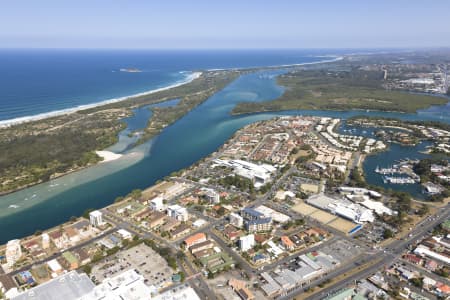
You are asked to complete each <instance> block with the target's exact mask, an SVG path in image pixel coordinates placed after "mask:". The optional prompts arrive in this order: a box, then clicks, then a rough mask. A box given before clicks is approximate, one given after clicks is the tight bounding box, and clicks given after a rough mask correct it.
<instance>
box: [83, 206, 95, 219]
mask: <svg viewBox="0 0 450 300" xmlns="http://www.w3.org/2000/svg"><path fill="white" fill-rule="evenodd" d="M93 211H94V209H93V208H88V209H86V210H85V211H84V212H83V214H82V215H81V216H82V217H83V218H85V219H89V213H91V212H93Z"/></svg>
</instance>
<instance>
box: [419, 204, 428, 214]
mask: <svg viewBox="0 0 450 300" xmlns="http://www.w3.org/2000/svg"><path fill="white" fill-rule="evenodd" d="M429 212H430V207H429V206H428V205H427V204H422V205H421V206H420V208H419V210H418V211H417V213H418V214H419V216H425V215H426V214H428V213H429Z"/></svg>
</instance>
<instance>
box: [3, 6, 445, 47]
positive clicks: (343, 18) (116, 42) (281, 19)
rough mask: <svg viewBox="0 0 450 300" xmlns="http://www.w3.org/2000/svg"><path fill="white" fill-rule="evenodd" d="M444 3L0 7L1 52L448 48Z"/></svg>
mask: <svg viewBox="0 0 450 300" xmlns="http://www.w3.org/2000/svg"><path fill="white" fill-rule="evenodd" d="M449 16H450V1H446V0H430V1H425V0H423V1H418V0H386V1H383V0H374V1H369V0H355V1H350V0H349V1H345V0H330V1H320V0H314V1H312V0H311V1H310V0H308V1H306V0H305V1H300V0H290V1H288V0H273V1H266V0H223V1H219V0H217V1H215V0H209V1H206V0H179V1H177V0H155V1H151V0H133V1H131V0H130V1H126V0H120V1H119V0H73V1H69V0H35V1H34V0H31V1H24V0H0V47H2V48H5V47H8V48H11V47H21V48H26V47H57V48H58V47H63V48H74V47H77V48H371V47H372V48H373V47H434V46H450V17H449Z"/></svg>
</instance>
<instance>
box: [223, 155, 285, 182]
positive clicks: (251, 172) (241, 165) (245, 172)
mask: <svg viewBox="0 0 450 300" xmlns="http://www.w3.org/2000/svg"><path fill="white" fill-rule="evenodd" d="M214 162H215V163H216V164H217V165H221V166H227V167H230V168H233V171H234V173H235V174H236V175H238V176H242V177H244V178H248V179H250V180H251V181H252V182H253V184H254V186H255V187H256V188H258V187H261V186H263V185H265V184H266V183H268V182H270V181H271V179H272V175H273V174H274V173H275V171H276V170H277V169H276V168H275V167H274V166H271V165H269V164H261V165H257V164H254V163H251V162H247V161H244V160H240V159H235V160H222V159H215V160H214Z"/></svg>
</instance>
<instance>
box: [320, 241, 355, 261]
mask: <svg viewBox="0 0 450 300" xmlns="http://www.w3.org/2000/svg"><path fill="white" fill-rule="evenodd" d="M320 251H321V252H323V253H325V254H328V255H330V256H332V257H334V258H335V259H337V260H338V261H340V262H341V263H344V262H346V261H349V260H351V259H353V258H354V257H356V256H358V255H359V254H361V248H360V247H359V246H358V245H355V244H353V243H351V242H349V241H347V240H338V241H336V242H335V243H333V244H329V245H326V246H324V247H322V248H321V249H320Z"/></svg>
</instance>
